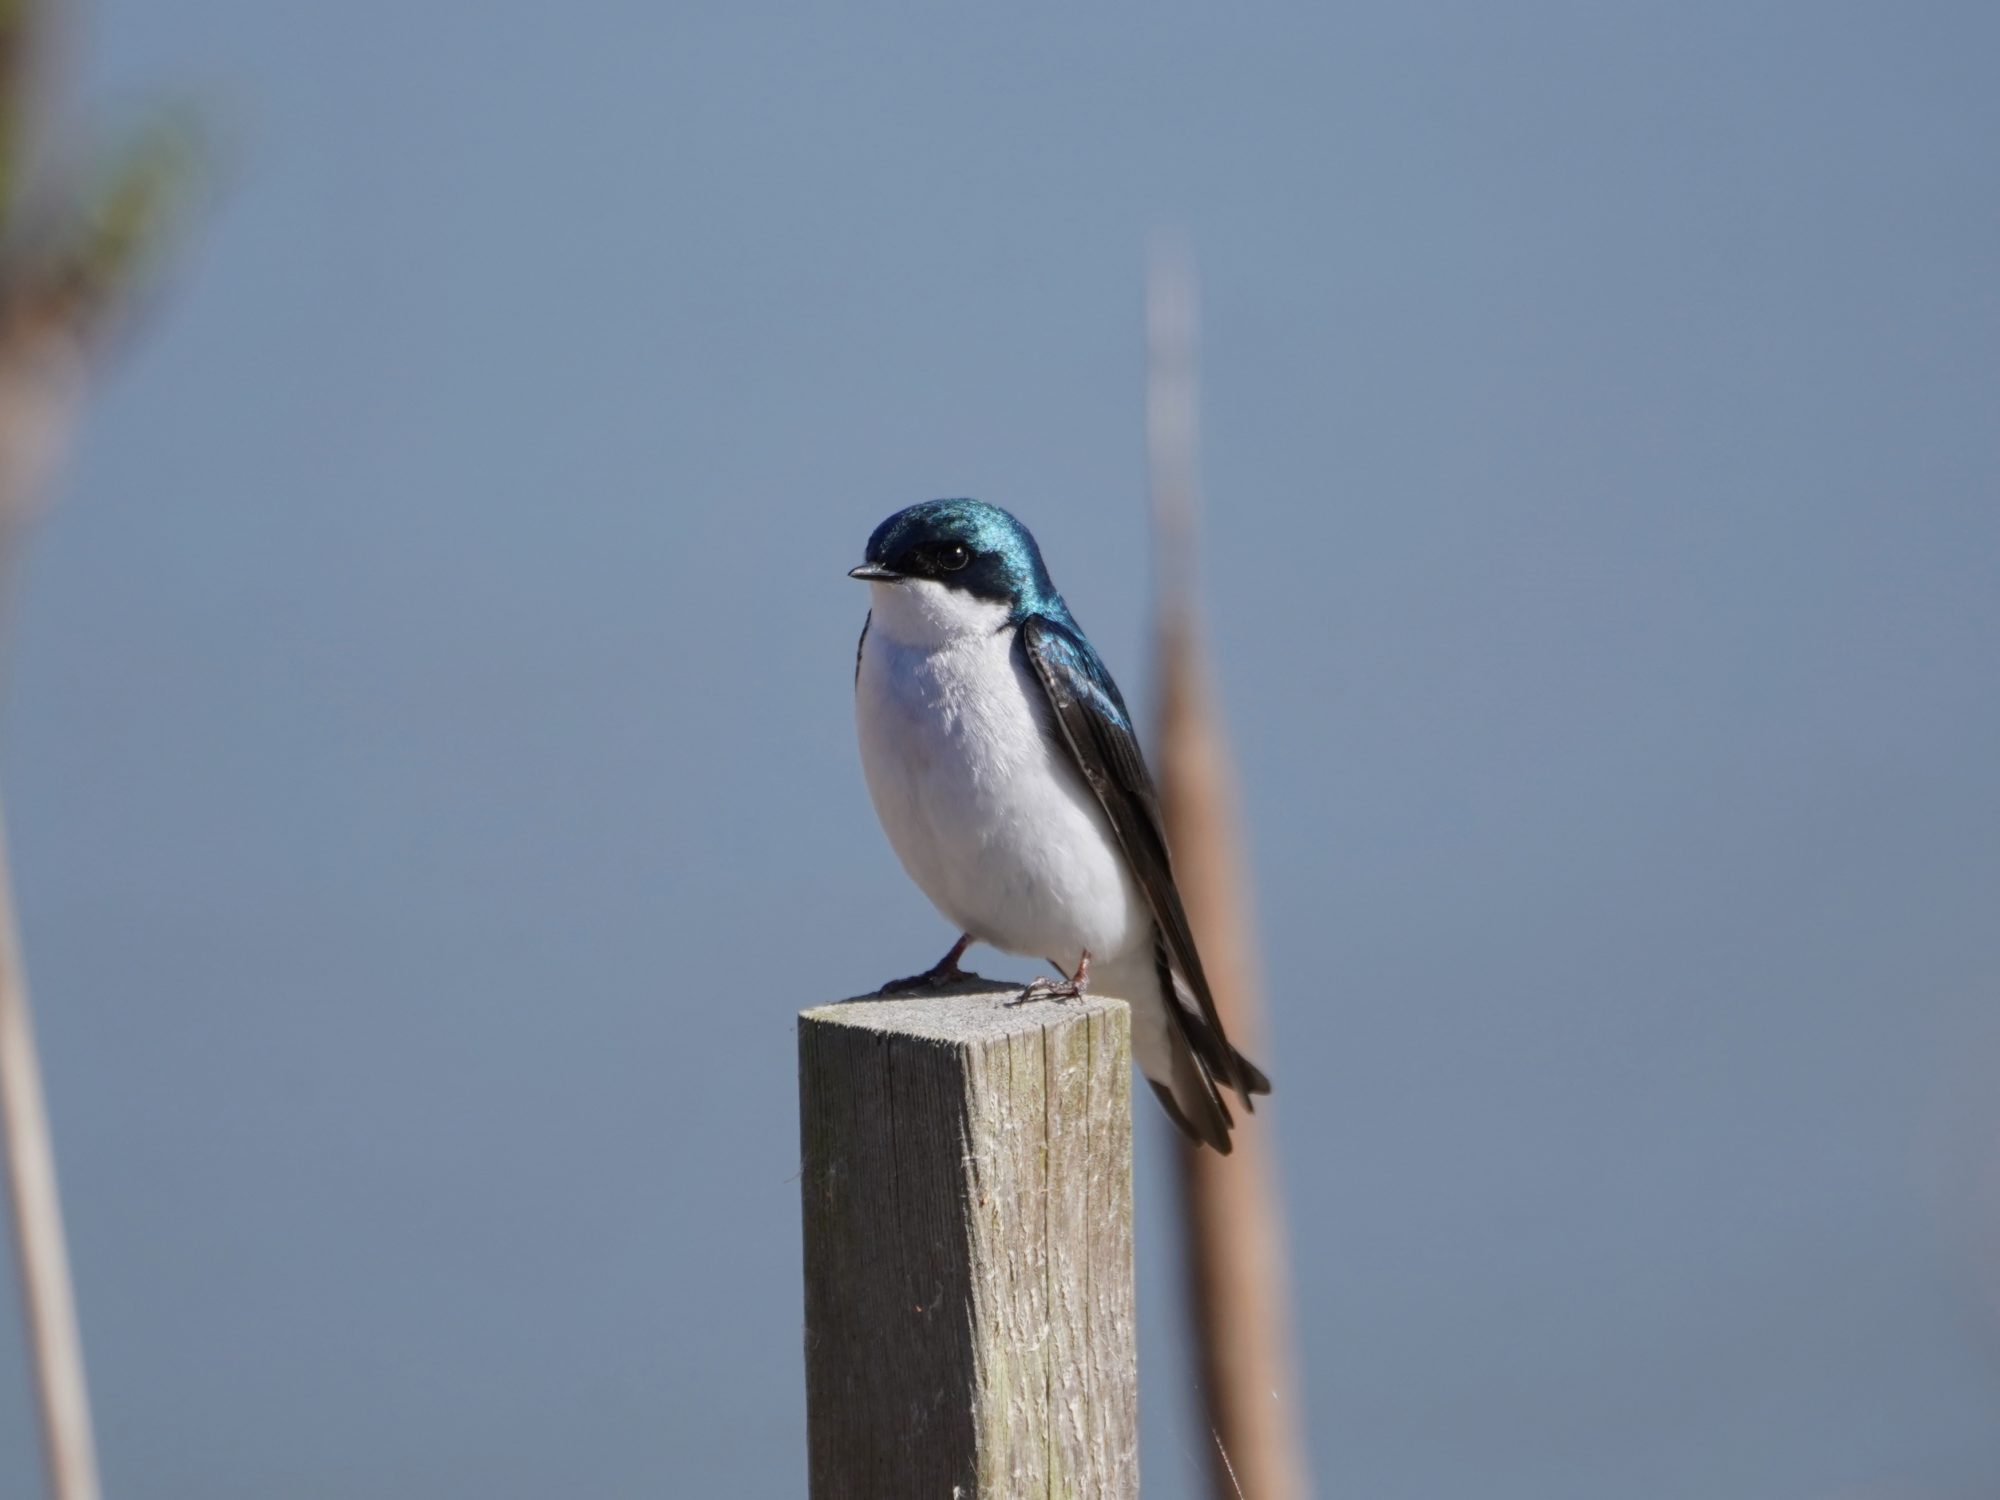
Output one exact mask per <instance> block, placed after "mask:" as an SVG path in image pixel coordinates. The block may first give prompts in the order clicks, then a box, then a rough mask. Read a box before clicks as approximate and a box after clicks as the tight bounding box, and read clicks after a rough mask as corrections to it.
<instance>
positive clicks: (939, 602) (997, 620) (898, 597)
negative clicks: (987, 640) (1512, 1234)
mask: <svg viewBox="0 0 2000 1500" xmlns="http://www.w3.org/2000/svg"><path fill="white" fill-rule="evenodd" d="M868 592H869V594H870V596H871V607H872V609H873V611H874V613H873V616H872V618H871V619H870V621H869V625H868V630H869V633H870V634H871V635H872V634H874V633H875V632H877V631H880V632H881V638H882V640H884V641H887V642H892V643H894V644H895V645H898V646H909V647H914V648H915V649H917V650H919V651H937V650H941V649H943V648H945V647H949V646H954V645H958V644H960V643H962V642H965V641H968V640H972V639H974V638H976V637H980V636H991V635H996V634H998V633H999V631H1000V630H1001V628H1002V627H1003V626H1005V625H1006V623H1007V615H1008V609H1007V606H1006V605H1005V604H1002V603H1000V602H999V601H998V600H995V599H980V598H975V597H974V596H973V595H971V594H968V593H967V592H966V591H965V590H964V589H952V588H946V587H945V586H944V585H943V584H941V583H939V582H938V581H937V580H936V579H934V578H906V579H904V580H902V581H901V582H899V583H871V584H869V585H868Z"/></svg>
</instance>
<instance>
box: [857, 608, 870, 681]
mask: <svg viewBox="0 0 2000 1500" xmlns="http://www.w3.org/2000/svg"><path fill="white" fill-rule="evenodd" d="M874 623H875V611H874V610H872V609H871V610H869V611H868V613H867V614H866V615H865V616H864V617H863V618H862V621H861V639H860V640H858V641H856V642H855V643H854V685H855V686H856V687H860V686H861V651H862V648H863V647H865V646H866V645H867V644H868V627H869V626H870V625H873V624H874Z"/></svg>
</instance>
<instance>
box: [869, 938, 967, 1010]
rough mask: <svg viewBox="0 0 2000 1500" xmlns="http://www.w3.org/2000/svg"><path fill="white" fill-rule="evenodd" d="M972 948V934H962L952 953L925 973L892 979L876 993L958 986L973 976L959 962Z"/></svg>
mask: <svg viewBox="0 0 2000 1500" xmlns="http://www.w3.org/2000/svg"><path fill="white" fill-rule="evenodd" d="M971 946H972V934H971V933H969V932H962V933H960V934H959V935H958V941H957V942H955V943H953V944H952V945H951V952H949V953H947V954H946V955H945V956H944V957H943V958H941V959H939V960H938V961H937V962H936V963H934V964H932V965H931V966H930V967H929V968H928V969H926V970H924V972H923V973H921V974H912V975H911V976H910V977H909V978H907V979H892V980H890V981H889V982H888V983H887V984H885V985H883V986H882V988H881V989H879V990H877V991H876V992H875V993H876V994H878V995H893V994H895V993H896V992H897V991H899V990H937V989H943V988H944V987H945V986H946V985H948V984H957V983H958V981H959V980H961V979H970V978H972V977H973V976H972V975H970V974H968V973H966V972H965V970H963V969H961V968H960V967H959V966H958V961H959V960H960V959H961V958H963V957H965V950H966V949H967V948H970V947H971Z"/></svg>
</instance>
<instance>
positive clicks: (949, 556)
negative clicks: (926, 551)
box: [937, 542, 972, 573]
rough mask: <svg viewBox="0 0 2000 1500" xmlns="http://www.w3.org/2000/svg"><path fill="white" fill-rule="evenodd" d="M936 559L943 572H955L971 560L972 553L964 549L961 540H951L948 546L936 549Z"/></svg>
mask: <svg viewBox="0 0 2000 1500" xmlns="http://www.w3.org/2000/svg"><path fill="white" fill-rule="evenodd" d="M937 560H938V566H939V567H940V568H943V569H944V570H945V572H947V573H956V572H957V571H958V570H959V569H960V568H962V567H964V566H965V565H966V564H967V563H969V562H971V561H972V553H971V552H969V551H968V550H966V547H965V544H964V543H963V542H953V543H952V544H951V545H950V546H949V547H940V548H939V549H938V555H937Z"/></svg>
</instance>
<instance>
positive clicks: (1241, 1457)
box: [1146, 248, 1311, 1500]
mask: <svg viewBox="0 0 2000 1500" xmlns="http://www.w3.org/2000/svg"><path fill="white" fill-rule="evenodd" d="M1195 318H1196V314H1195V290H1194V276H1193V272H1192V270H1191V269H1190V267H1189V265H1188V262H1187V260H1186V258H1185V257H1184V256H1183V255H1181V254H1179V253H1177V252H1174V251H1171V250H1167V249H1164V248H1160V249H1156V250H1155V251H1154V254H1153V257H1152V265H1151V268H1150V272H1149V275H1148V278H1147V290H1146V350H1147V359H1146V454H1147V473H1148V479H1149V482H1150V486H1151V490H1152V503H1153V528H1154V536H1155V549H1154V568H1155V575H1156V576H1155V591H1156V609H1157V622H1156V630H1157V643H1156V647H1155V649H1156V651H1157V653H1158V656H1157V664H1156V671H1157V673H1158V679H1157V687H1158V693H1159V698H1158V703H1159V721H1158V725H1157V728H1156V731H1155V736H1154V747H1155V755H1156V757H1157V763H1158V766H1159V773H1160V800H1161V806H1162V811H1163V812H1164V815H1165V819H1166V827H1167V843H1168V845H1169V847H1171V848H1172V850H1173V854H1174V876H1175V879H1176V881H1177V882H1178V884H1179V885H1180V889H1181V895H1182V897H1183V898H1184V899H1185V901H1186V903H1187V910H1188V920H1189V922H1190V924H1191V925H1192V926H1193V928H1194V934H1195V941H1196V943H1197V944H1198V945H1199V947H1200V949H1201V956H1202V965H1203V967H1204V968H1205V969H1206V970H1207V971H1208V978H1209V982H1210V984H1211V986H1212V987H1213V989H1214V991H1215V1001H1216V1006H1217V1008H1218V1009H1219V1010H1220V1011H1221V1013H1222V1021H1223V1025H1224V1026H1225V1027H1226V1028H1227V1029H1228V1032H1229V1036H1230V1039H1231V1040H1232V1041H1233V1042H1235V1044H1236V1045H1237V1046H1238V1047H1239V1048H1241V1049H1242V1050H1243V1052H1244V1053H1245V1054H1247V1055H1248V1056H1250V1057H1252V1058H1254V1059H1257V1060H1259V1061H1261V1062H1264V1063H1265V1064H1266V1065H1267V1066H1268V1064H1269V1063H1270V1059H1269V1058H1268V1057H1265V1056H1264V1027H1263V1015H1262V1006H1261V1003H1260V1000H1259V987H1258V974H1257V959H1256V951H1255V950H1256V942H1255V937H1254V935H1253V931H1252V925H1251V920H1250V905H1251V903H1250V894H1249V886H1248V883H1247V880H1246V877H1245V875H1244V861H1243V853H1242V835H1241V832H1240V824H1239V819H1238V814H1237V803H1236V786H1235V777H1234V772H1233V770H1232V768H1231V765H1230V760H1229V749H1228V744H1227V742H1226V738H1225V736H1224V734H1223V730H1222V724H1221V718H1220V715H1219V713H1218V711H1217V708H1216V702H1215V697H1214V693H1213V691H1212V689H1211V686H1210V682H1209V678H1208V673H1207V670H1206V667H1205V664H1204V661H1203V653H1202V649H1201V629H1200V620H1199V612H1198V609H1197V605H1196V580H1195V551H1196V514H1197V510H1198V507H1199V487H1198V478H1197V472H1198V471H1197V465H1196V432H1197V414H1196V384H1195V327H1196V322H1195ZM1270 1072H1271V1074H1272V1075H1273V1077H1274V1079H1275V1081H1276V1084H1277V1087H1278V1088H1279V1089H1283V1088H1284V1087H1285V1086H1286V1084H1287V1082H1288V1081H1289V1082H1290V1083H1291V1084H1292V1086H1294V1087H1296V1086H1298V1083H1299V1080H1298V1079H1295V1078H1294V1079H1290V1080H1288V1079H1287V1076H1286V1074H1285V1071H1284V1069H1283V1068H1282V1067H1273V1068H1270ZM1233 1102H1234V1101H1232V1105H1233ZM1240 1113H1241V1112H1240V1111H1239V1114H1240ZM1235 1145H1236V1149H1235V1151H1234V1153H1233V1154H1232V1155H1230V1156H1226V1157H1225V1156H1218V1155H1217V1154H1216V1153H1215V1152H1213V1151H1203V1150H1199V1149H1197V1148H1195V1147H1193V1146H1191V1145H1190V1144H1189V1143H1188V1142H1187V1141H1186V1140H1184V1139H1182V1138H1181V1137H1180V1136H1178V1135H1176V1136H1175V1146H1174V1149H1175V1151H1176V1152H1177V1154H1178V1161H1179V1166H1180V1173H1179V1176H1180V1186H1181V1207H1182V1211H1183V1214H1184V1216H1185V1223H1186V1226H1187V1258H1186V1264H1187V1277H1188V1304H1189V1312H1190V1315H1191V1319H1192V1323H1193V1329H1194V1336H1195V1345H1196V1350H1197V1359H1198V1361H1199V1365H1200V1395H1201V1398H1202V1401H1203V1403H1204V1405H1205V1407H1206V1414H1207V1417H1208V1421H1209V1427H1210V1432H1211V1435H1212V1437H1213V1440H1214V1450H1213V1451H1212V1452H1211V1453H1210V1455H1209V1457H1210V1466H1211V1471H1212V1474H1213V1483H1214V1492H1215V1494H1216V1495H1217V1496H1218V1497H1221V1500H1303V1497H1305V1496H1306V1495H1308V1494H1309V1493H1310V1492H1311V1480H1310V1478H1309V1476H1308V1474H1307V1470H1306V1461H1305V1451H1304V1448H1303V1446H1302V1444H1301V1442H1300V1436H1299V1429H1298V1404H1297V1400H1296V1394H1297V1377H1296V1373H1295V1364H1294V1358H1293V1353H1292V1348H1291V1341H1290V1336H1289V1330H1290V1328H1291V1322H1292V1309H1291V1282H1290V1277H1289V1274H1288V1271H1287V1267H1286V1255H1285V1228H1284V1214H1283V1210H1282V1207H1281V1205H1280V1203H1279V1198H1278V1188H1277V1179H1276V1172H1275V1167H1276V1163H1275V1161H1274V1159H1273V1156H1272V1142H1271V1135H1270V1130H1269V1127H1268V1123H1267V1121H1266V1119H1265V1118H1264V1117H1261V1116H1256V1115H1252V1116H1249V1117H1248V1118H1245V1119H1242V1120H1241V1121H1240V1124H1239V1128H1238V1130H1237V1131H1236V1137H1235Z"/></svg>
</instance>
